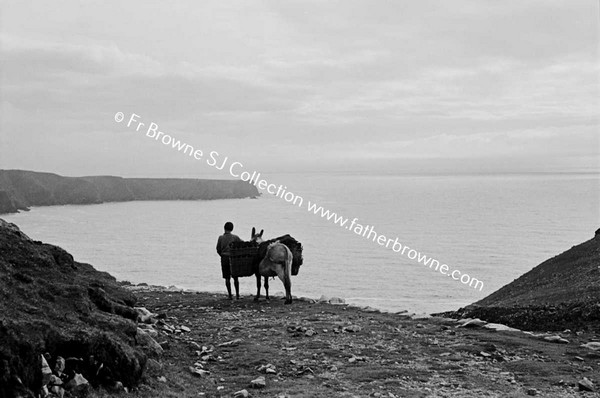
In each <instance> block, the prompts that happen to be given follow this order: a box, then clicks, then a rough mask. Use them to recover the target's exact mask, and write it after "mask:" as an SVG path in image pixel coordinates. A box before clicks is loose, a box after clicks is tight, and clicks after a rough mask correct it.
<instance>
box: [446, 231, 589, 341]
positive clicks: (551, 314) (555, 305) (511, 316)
mask: <svg viewBox="0 0 600 398" xmlns="http://www.w3.org/2000/svg"><path fill="white" fill-rule="evenodd" d="M598 303H600V233H597V234H596V236H595V237H594V238H593V239H590V240H588V241H587V242H584V243H581V244H579V245H577V246H573V247H572V248H571V249H569V250H567V251H565V252H564V253H561V254H559V255H557V256H555V257H553V258H551V259H549V260H546V261H544V262H543V263H541V264H540V265H538V266H537V267H535V268H533V269H532V270H531V271H529V272H527V273H526V274H524V275H522V276H521V277H520V278H518V279H517V280H515V281H514V282H511V283H509V284H508V285H506V286H504V287H502V288H501V289H499V290H497V291H496V292H494V293H492V294H490V295H489V296H487V297H486V298H484V299H482V300H480V301H478V302H477V303H475V304H473V305H470V306H468V307H466V308H464V309H461V310H459V311H457V314H458V315H461V316H467V317H477V318H481V319H485V320H486V321H489V322H498V323H504V324H507V325H509V326H513V327H518V328H521V329H526V330H564V329H567V328H571V329H573V328H581V327H591V326H592V325H600V306H599V305H598Z"/></svg>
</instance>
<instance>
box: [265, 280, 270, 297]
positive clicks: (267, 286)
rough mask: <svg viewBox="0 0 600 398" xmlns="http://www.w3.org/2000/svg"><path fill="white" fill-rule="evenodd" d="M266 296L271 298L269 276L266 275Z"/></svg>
mask: <svg viewBox="0 0 600 398" xmlns="http://www.w3.org/2000/svg"><path fill="white" fill-rule="evenodd" d="M265 297H266V298H267V300H269V277H268V276H265Z"/></svg>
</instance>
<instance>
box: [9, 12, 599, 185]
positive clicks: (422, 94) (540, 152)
mask: <svg viewBox="0 0 600 398" xmlns="http://www.w3.org/2000/svg"><path fill="white" fill-rule="evenodd" d="M0 13H1V14H0V18H1V20H0V51H1V57H0V62H1V64H0V67H1V72H0V73H1V80H0V83H1V87H0V88H1V91H0V93H1V94H0V95H1V97H0V101H1V105H0V106H1V107H0V129H1V130H0V168H22V169H33V170H40V171H52V172H57V173H60V174H65V175H92V174H116V175H123V176H203V175H208V174H214V172H215V170H214V169H211V168H210V167H208V166H207V165H205V164H203V163H201V162H197V161H193V160H192V159H190V158H189V157H185V156H183V155H181V154H180V153H177V152H175V151H173V150H172V149H168V148H167V147H165V146H163V145H162V144H159V143H157V142H154V141H151V140H150V139H149V138H147V137H145V136H144V134H143V133H141V132H136V131H135V130H133V129H131V128H130V129H127V128H126V126H125V125H124V123H121V124H119V123H116V122H115V120H114V115H115V113H116V112H118V111H122V112H124V113H125V114H126V115H129V114H131V113H132V112H135V113H136V114H138V115H140V116H141V119H142V121H144V122H146V123H150V122H155V123H157V124H158V125H159V128H160V130H162V131H164V132H166V133H169V134H170V135H173V136H175V137H177V138H178V139H181V140H183V141H185V142H188V143H189V144H191V145H194V146H196V147H198V148H201V149H202V150H203V151H205V152H208V151H211V150H216V151H219V152H221V153H223V154H226V155H228V156H229V157H230V158H232V159H235V160H238V161H241V162H245V163H246V164H247V165H248V168H250V167H253V168H258V169H260V170H263V171H274V170H288V171H289V170H291V171H305V170H338V169H343V168H350V169H357V170H361V169H368V170H375V171H398V172H402V171H407V170H409V171H410V170H413V171H414V170H416V171H419V170H438V171H444V170H449V171H452V170H458V171H473V172H477V171H506V170H510V171H518V170H527V171H529V170H538V171H539V170H549V171H576V170H588V171H589V170H599V169H600V167H599V164H598V158H599V153H600V144H599V135H600V134H599V118H598V110H599V109H600V103H599V83H600V82H599V73H600V69H599V61H598V19H599V18H598V17H599V11H598V1H594V0H582V1H580V0H564V1H552V0H540V1H526V0H518V1H506V0H503V1H495V0H494V1H483V0H473V1H456V0H452V1H448V0H439V1H422V0H419V1H389V0H385V1H384V0H369V1H367V0H363V1H352V0H343V1H306V0H303V1H285V0H273V1H247V0H246V1H224V0H218V1H201V2H199V1H175V2H172V1H160V2H159V1H147V0H144V1H106V0H102V1H81V0H77V1H23V0H18V1H6V0H3V1H2V3H1V4H0ZM224 177H225V176H224Z"/></svg>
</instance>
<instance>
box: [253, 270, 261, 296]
mask: <svg viewBox="0 0 600 398" xmlns="http://www.w3.org/2000/svg"><path fill="white" fill-rule="evenodd" d="M259 297H260V274H259V273H258V272H257V273H256V297H254V301H258V298H259Z"/></svg>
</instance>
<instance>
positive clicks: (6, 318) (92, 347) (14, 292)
mask: <svg viewBox="0 0 600 398" xmlns="http://www.w3.org/2000/svg"><path fill="white" fill-rule="evenodd" d="M134 304H135V297H134V296H133V295H132V294H131V293H129V292H128V291H126V290H124V289H123V288H122V287H121V286H120V285H119V284H118V283H117V281H116V280H115V278H113V277H112V276H111V275H109V274H107V273H104V272H99V271H96V270H95V269H94V268H93V267H92V266H91V265H89V264H83V263H78V262H76V261H74V260H73V257H72V256H71V255H70V254H69V253H67V252H66V251H64V250H63V249H61V248H59V247H57V246H53V245H49V244H44V243H42V242H39V241H34V240H32V239H30V238H29V237H27V236H26V235H25V234H24V233H22V232H21V231H20V230H19V228H18V227H17V226H16V225H14V224H10V223H7V222H6V221H4V220H2V219H0V396H2V397H16V396H19V397H27V396H34V395H35V396H37V395H38V394H39V392H40V390H41V388H42V371H41V368H42V359H41V358H42V355H44V356H45V357H46V358H48V359H49V361H50V363H49V366H50V367H53V366H54V364H53V363H52V360H53V359H56V358H58V357H63V358H66V359H67V365H69V363H76V364H78V365H77V366H78V369H77V372H78V373H81V374H82V375H83V376H84V377H85V378H86V379H87V380H88V381H89V382H90V383H91V384H92V386H100V385H102V386H105V387H111V386H114V385H119V384H122V385H124V386H127V387H132V386H135V385H136V384H137V383H138V382H139V380H140V378H141V376H142V373H143V369H144V366H145V363H146V356H145V354H144V353H143V352H142V351H140V349H139V348H138V347H136V345H135V344H136V342H135V337H136V331H137V327H136V323H135V320H136V318H137V312H136V311H135V310H134V308H133V305H134ZM68 371H69V369H68ZM70 371H73V370H72V369H71V370H70ZM118 382H120V383H118Z"/></svg>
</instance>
